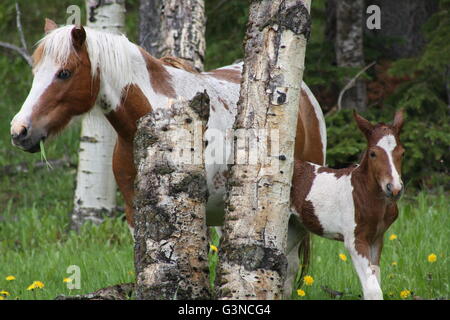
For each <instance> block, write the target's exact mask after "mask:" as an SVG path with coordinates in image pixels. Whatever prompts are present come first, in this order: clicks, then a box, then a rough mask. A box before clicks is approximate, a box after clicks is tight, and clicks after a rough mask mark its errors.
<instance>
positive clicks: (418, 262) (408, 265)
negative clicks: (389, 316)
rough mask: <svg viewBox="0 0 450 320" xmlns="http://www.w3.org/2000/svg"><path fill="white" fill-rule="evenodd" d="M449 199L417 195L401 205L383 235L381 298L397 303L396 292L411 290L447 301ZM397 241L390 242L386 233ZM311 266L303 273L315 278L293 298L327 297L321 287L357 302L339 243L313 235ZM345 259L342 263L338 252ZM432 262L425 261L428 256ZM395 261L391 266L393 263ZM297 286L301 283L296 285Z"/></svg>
mask: <svg viewBox="0 0 450 320" xmlns="http://www.w3.org/2000/svg"><path fill="white" fill-rule="evenodd" d="M449 205H450V203H449V200H448V195H447V196H446V195H444V193H443V192H442V191H441V192H439V193H438V194H437V195H431V194H428V193H426V192H420V193H419V194H418V195H417V196H410V197H409V198H408V199H404V200H402V201H400V204H399V206H400V215H399V218H398V220H397V221H396V222H395V223H394V224H393V225H392V227H391V228H390V229H389V230H388V231H387V233H386V234H385V244H384V249H383V253H382V257H381V284H382V285H381V287H382V290H383V293H384V298H385V299H400V292H401V291H403V290H410V291H411V297H409V298H410V299H411V298H412V296H413V295H416V296H419V297H422V298H424V299H437V298H446V299H449V298H450V288H449V277H450V270H449V263H450V259H449V240H450V229H449V225H450V218H449V207H450V206H449ZM392 234H394V235H397V239H395V240H389V237H390V235H392ZM313 238H314V240H313V251H312V265H311V267H310V269H309V272H308V274H309V275H311V276H312V277H313V278H314V283H313V285H312V286H306V285H302V286H301V289H302V290H304V291H305V293H306V295H305V296H304V297H299V296H297V295H296V294H294V296H293V298H294V299H330V298H331V297H330V296H329V295H328V294H327V293H325V292H324V291H323V290H322V288H321V286H326V287H328V288H330V289H333V290H336V291H340V292H343V293H344V295H343V296H342V297H340V298H339V299H358V298H359V296H360V295H362V292H361V288H360V285H359V281H358V278H357V275H356V272H355V271H354V269H353V266H352V263H351V259H350V257H349V254H348V253H347V251H346V250H345V248H344V245H343V244H342V243H341V242H338V241H332V240H328V239H324V238H320V237H316V236H314V237H313ZM340 253H343V254H345V255H346V256H347V258H348V259H347V261H345V262H344V261H342V260H341V259H340V258H339V254H340ZM432 253H434V254H436V255H437V261H436V262H434V263H430V262H428V260H427V258H428V255H430V254H432ZM393 262H396V265H392V263H393ZM300 282H302V281H300Z"/></svg>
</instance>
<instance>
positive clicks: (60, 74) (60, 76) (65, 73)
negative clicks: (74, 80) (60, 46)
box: [56, 69, 72, 80]
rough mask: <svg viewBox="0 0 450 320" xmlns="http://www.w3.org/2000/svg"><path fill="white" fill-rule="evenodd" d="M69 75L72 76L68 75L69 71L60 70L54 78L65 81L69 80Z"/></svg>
mask: <svg viewBox="0 0 450 320" xmlns="http://www.w3.org/2000/svg"><path fill="white" fill-rule="evenodd" d="M71 75H72V74H71V73H70V71H69V70H67V69H63V70H61V71H60V72H58V74H57V75H56V77H57V78H58V79H61V80H66V79H68V78H70V76H71Z"/></svg>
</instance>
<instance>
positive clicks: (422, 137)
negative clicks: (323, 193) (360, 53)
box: [326, 1, 450, 187]
mask: <svg viewBox="0 0 450 320" xmlns="http://www.w3.org/2000/svg"><path fill="white" fill-rule="evenodd" d="M449 3H450V2H449V1H441V8H440V10H439V11H438V12H437V13H436V14H434V15H433V16H432V17H431V18H430V19H429V21H428V22H427V23H426V24H425V25H424V28H423V29H424V32H425V36H426V38H427V40H428V43H427V45H426V47H425V48H424V51H423V53H422V54H421V55H420V56H418V57H413V58H408V59H400V60H398V61H395V62H394V63H393V65H392V67H391V68H390V70H389V72H390V74H391V75H392V76H397V77H401V76H409V77H410V80H409V81H406V82H405V83H403V84H402V85H400V86H399V87H398V88H397V90H396V91H395V92H394V94H393V95H392V96H390V97H388V98H387V99H385V101H383V106H382V107H378V108H377V107H372V108H370V109H369V111H368V112H367V114H365V116H366V117H367V118H368V119H369V120H372V122H383V121H384V122H390V121H391V120H392V119H393V115H394V112H395V110H397V109H401V108H402V109H404V110H405V112H406V120H405V126H404V128H403V131H402V135H401V140H402V142H403V144H404V146H405V148H406V154H405V158H404V162H403V175H404V176H405V180H406V181H407V182H409V185H410V186H415V187H417V186H426V187H436V186H437V185H446V186H450V178H449V176H448V164H449V163H450V154H449V152H448V151H449V148H450V124H449V110H448V103H449V102H448V101H447V99H448V97H447V96H446V85H448V81H449V77H450V65H449V60H448V58H449V57H450V42H449V41H448V34H450V11H449ZM326 121H327V129H328V139H329V148H328V154H327V158H328V163H329V164H330V166H336V167H340V166H345V165H348V164H349V163H352V162H355V161H356V160H357V159H356V156H355V155H356V154H357V153H359V152H361V151H362V150H363V149H364V148H365V142H364V141H363V138H362V134H361V133H360V132H359V131H358V130H357V129H356V126H355V125H354V123H353V119H352V117H351V113H350V112H348V111H345V110H343V111H341V112H339V113H336V114H333V115H330V116H328V117H327V119H326Z"/></svg>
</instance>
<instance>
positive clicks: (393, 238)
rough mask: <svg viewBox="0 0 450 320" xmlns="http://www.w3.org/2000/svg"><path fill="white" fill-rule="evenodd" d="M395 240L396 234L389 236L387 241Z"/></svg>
mask: <svg viewBox="0 0 450 320" xmlns="http://www.w3.org/2000/svg"><path fill="white" fill-rule="evenodd" d="M395 239H397V235H396V234H391V235H390V236H389V240H395Z"/></svg>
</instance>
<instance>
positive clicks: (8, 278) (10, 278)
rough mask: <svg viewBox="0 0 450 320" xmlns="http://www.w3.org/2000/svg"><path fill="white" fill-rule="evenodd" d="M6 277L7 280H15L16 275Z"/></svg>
mask: <svg viewBox="0 0 450 320" xmlns="http://www.w3.org/2000/svg"><path fill="white" fill-rule="evenodd" d="M5 279H6V281H13V280H16V277H14V276H7V277H6V278H5Z"/></svg>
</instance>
